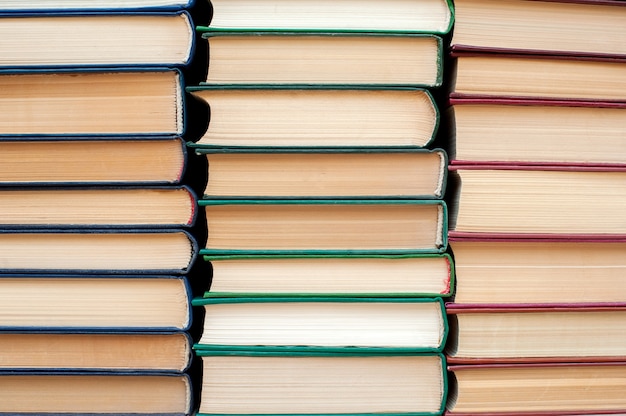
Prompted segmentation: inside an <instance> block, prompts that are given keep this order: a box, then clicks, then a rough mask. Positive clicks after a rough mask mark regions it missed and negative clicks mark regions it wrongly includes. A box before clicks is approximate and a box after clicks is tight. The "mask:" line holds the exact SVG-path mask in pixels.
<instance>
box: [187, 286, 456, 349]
mask: <svg viewBox="0 0 626 416" xmlns="http://www.w3.org/2000/svg"><path fill="white" fill-rule="evenodd" d="M305 302H306V303H320V302H325V303H437V304H438V306H439V309H440V313H441V320H442V323H443V336H442V338H441V342H440V345H439V346H438V347H435V348H428V347H426V348H424V347H398V348H395V347H356V346H355V347H353V346H345V347H344V346H340V347H330V346H310V345H221V344H211V345H209V344H201V343H196V344H194V346H193V348H194V350H196V351H224V352H228V351H230V352H247V351H259V352H277V353H282V354H285V353H292V352H296V353H309V352H316V353H322V354H329V355H332V354H344V353H350V352H356V353H359V354H361V353H363V354H370V355H380V354H383V355H384V354H398V353H407V354H409V353H441V352H442V351H443V348H444V347H445V345H446V341H447V338H448V333H449V326H448V320H447V316H446V309H445V304H444V302H443V300H442V299H441V298H439V297H436V298H409V297H403V298H388V297H376V298H362V297H347V296H343V297H339V296H319V297H309V298H302V297H297V296H283V297H243V296H239V297H232V298H206V297H201V298H199V297H196V298H194V299H192V301H191V305H192V306H196V307H203V306H205V305H215V304H237V303H305Z"/></svg>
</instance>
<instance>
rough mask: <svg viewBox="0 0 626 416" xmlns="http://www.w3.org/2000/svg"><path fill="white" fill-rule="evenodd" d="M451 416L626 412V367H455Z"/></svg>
mask: <svg viewBox="0 0 626 416" xmlns="http://www.w3.org/2000/svg"><path fill="white" fill-rule="evenodd" d="M448 369H449V370H450V371H451V373H452V374H451V377H450V392H449V395H448V398H449V399H448V403H447V412H446V414H449V415H463V416H469V415H481V414H485V415H490V416H491V415H503V416H504V415H520V416H521V415H531V414H532V415H540V414H544V415H583V414H587V415H591V414H623V413H624V412H626V396H624V394H623V393H624V389H626V363H624V362H621V363H534V364H483V365H451V366H449V367H448Z"/></svg>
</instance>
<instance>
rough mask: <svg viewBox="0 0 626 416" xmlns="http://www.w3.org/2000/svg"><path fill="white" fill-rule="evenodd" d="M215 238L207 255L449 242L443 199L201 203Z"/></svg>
mask: <svg viewBox="0 0 626 416" xmlns="http://www.w3.org/2000/svg"><path fill="white" fill-rule="evenodd" d="M198 202H199V204H200V206H201V207H203V208H204V210H205V211H206V216H207V227H208V233H209V237H208V240H207V244H206V247H205V249H204V250H202V251H201V253H202V254H216V253H229V254H234V253H242V252H243V253H275V254H276V253H277V252H285V251H287V252H291V253H308V254H312V253H320V252H325V253H327V252H340V253H347V252H351V253H378V254H382V253H387V254H389V253H395V254H402V253H419V252H429V253H437V252H443V251H445V249H446V246H447V211H446V205H445V203H444V202H443V201H439V200H406V199H405V200H373V199H370V200H356V199H351V200H319V199H318V200H315V199H313V200H298V199H289V200H243V199H237V200H219V199H204V200H200V201H198Z"/></svg>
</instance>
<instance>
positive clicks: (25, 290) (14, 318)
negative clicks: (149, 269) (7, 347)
mask: <svg viewBox="0 0 626 416" xmlns="http://www.w3.org/2000/svg"><path fill="white" fill-rule="evenodd" d="M190 296H191V290H190V288H189V283H188V281H187V279H186V277H185V276H165V275H146V276H138V275H114V276H113V275H96V274H92V275H83V274H73V275H72V274H55V275H53V274H41V275H34V274H18V273H7V272H4V273H2V274H0V300H1V301H0V305H2V308H1V309H0V328H2V329H3V330H11V331H14V330H26V331H34V330H38V331H41V330H48V331H53V330H54V331H84V332H100V331H105V332H107V331H116V332H117V331H148V332H151V331H152V332H153V331H181V330H187V329H188V328H189V326H190V324H191V320H192V316H191V299H190Z"/></svg>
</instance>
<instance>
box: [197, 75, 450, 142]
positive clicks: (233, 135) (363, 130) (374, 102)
mask: <svg viewBox="0 0 626 416" xmlns="http://www.w3.org/2000/svg"><path fill="white" fill-rule="evenodd" d="M187 91H189V92H190V93H191V95H192V96H193V97H195V98H196V99H197V100H200V101H201V102H202V103H204V105H206V106H207V107H208V108H207V112H210V120H209V123H208V128H207V129H206V131H205V132H204V134H203V135H202V136H201V137H200V138H199V139H198V140H196V141H195V142H190V143H189V145H190V146H193V147H242V146H245V147H269V148H274V147H289V146H293V147H296V146H298V147H312V148H320V147H424V146H427V145H429V144H430V143H431V142H432V141H433V138H434V136H435V134H436V132H437V128H438V126H439V118H440V116H439V111H438V108H437V106H436V105H435V102H434V99H433V97H432V95H431V93H430V92H429V91H428V90H424V89H418V88H374V87H367V88H357V87H353V86H350V87H349V88H341V87H339V86H337V87H334V88H330V87H321V86H315V87H314V86H308V87H306V88H296V87H288V86H272V87H271V88H267V87H262V86H245V87H244V86H241V85H240V86H227V85H206V84H205V85H200V86H189V87H187Z"/></svg>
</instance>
